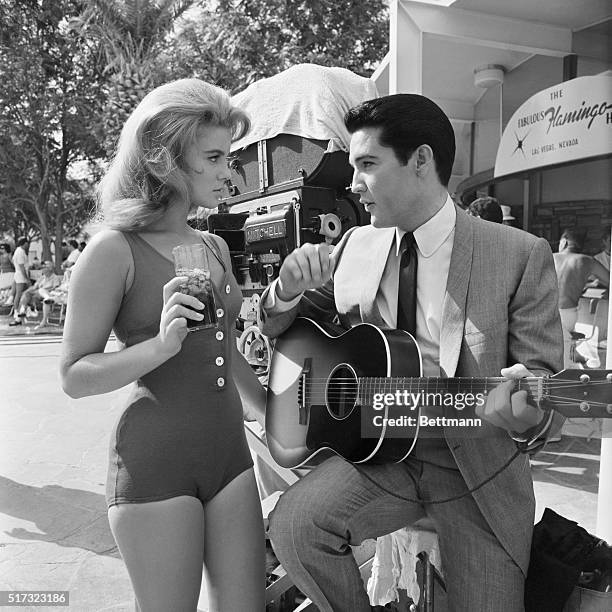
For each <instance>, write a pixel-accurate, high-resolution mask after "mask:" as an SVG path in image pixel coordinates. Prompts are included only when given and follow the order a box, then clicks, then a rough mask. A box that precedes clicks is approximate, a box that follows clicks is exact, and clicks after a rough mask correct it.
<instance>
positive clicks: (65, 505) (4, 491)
mask: <svg viewBox="0 0 612 612" xmlns="http://www.w3.org/2000/svg"><path fill="white" fill-rule="evenodd" d="M0 513H2V514H6V515H8V516H12V517H15V518H17V519H21V520H23V521H28V522H30V523H34V525H36V529H37V531H32V530H29V529H26V528H23V527H18V528H13V529H11V530H10V531H5V532H4V533H5V534H6V535H7V536H9V537H10V538H13V539H15V540H37V541H42V542H52V543H53V544H57V545H59V546H65V547H72V548H74V547H77V548H82V549H83V550H88V551H90V552H93V553H95V554H97V555H106V556H111V557H116V558H120V555H119V552H118V550H117V547H116V545H115V541H114V539H113V536H112V534H111V532H110V528H109V526H108V520H107V516H106V500H105V499H104V496H103V495H99V494H97V493H92V492H90V491H83V490H80V489H70V488H66V487H62V486H60V485H46V486H43V487H36V486H30V485H25V484H22V483H19V482H15V481H14V480H10V479H9V478H4V477H2V476H0Z"/></svg>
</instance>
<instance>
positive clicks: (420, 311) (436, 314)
mask: <svg viewBox="0 0 612 612" xmlns="http://www.w3.org/2000/svg"><path fill="white" fill-rule="evenodd" d="M456 215H457V213H456V210H455V205H454V203H453V201H452V199H451V197H450V196H447V198H446V202H445V203H444V205H443V206H442V208H441V209H440V210H439V211H438V212H437V213H436V214H435V215H434V216H433V217H432V218H431V219H429V221H427V222H425V223H424V224H423V225H421V226H420V227H418V228H417V229H416V230H415V231H414V238H415V241H416V246H417V256H418V267H417V329H416V338H417V341H418V343H419V346H420V349H421V357H422V360H423V376H439V375H440V329H441V327H442V304H443V302H444V294H445V291H446V281H447V279H448V269H449V267H450V260H451V253H452V250H453V242H454V238H455V221H456ZM404 234H405V232H404V231H403V230H400V229H396V230H395V241H394V243H393V244H392V246H391V249H390V251H389V253H388V255H387V263H386V265H385V271H384V273H383V276H382V279H381V282H380V285H379V288H378V293H377V294H376V306H377V307H378V309H379V311H380V313H381V315H382V317H383V319H384V320H385V322H386V323H387V325H388V327H389V328H391V329H394V328H396V327H397V292H398V280H399V265H400V259H401V252H400V243H401V240H402V237H403V235H404ZM276 283H277V281H274V282H273V283H272V286H271V287H270V291H269V292H268V295H267V299H266V301H265V302H264V308H265V310H266V311H267V312H268V313H270V314H273V313H274V312H277V313H278V312H283V311H286V310H290V309H291V308H293V307H294V306H295V305H296V304H297V303H298V302H299V300H300V298H301V297H302V296H301V294H300V295H299V296H297V297H296V298H294V299H293V300H291V301H289V302H285V301H283V300H281V299H280V298H279V297H278V296H277V295H276Z"/></svg>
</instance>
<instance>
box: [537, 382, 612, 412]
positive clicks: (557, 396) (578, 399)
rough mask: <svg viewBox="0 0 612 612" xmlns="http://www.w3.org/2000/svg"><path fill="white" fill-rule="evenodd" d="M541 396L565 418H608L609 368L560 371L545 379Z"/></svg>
mask: <svg viewBox="0 0 612 612" xmlns="http://www.w3.org/2000/svg"><path fill="white" fill-rule="evenodd" d="M544 397H545V398H546V400H548V402H549V403H551V404H552V405H553V406H554V408H555V410H558V411H559V412H561V413H562V414H564V415H565V416H567V417H573V418H575V417H585V418H612V370H562V371H561V372H559V373H558V374H555V375H554V376H551V377H550V378H547V379H546V380H545V382H544Z"/></svg>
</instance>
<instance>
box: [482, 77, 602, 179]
mask: <svg viewBox="0 0 612 612" xmlns="http://www.w3.org/2000/svg"><path fill="white" fill-rule="evenodd" d="M610 153H612V76H603V75H600V76H589V77H580V78H577V79H572V80H571V81H565V82H564V83H560V84H559V85H555V86H554V87H550V88H549V89H545V90H543V91H541V92H539V93H537V94H535V95H534V96H532V97H531V98H529V100H527V101H526V102H525V103H524V104H523V105H522V106H521V107H520V108H519V109H518V110H517V111H516V112H515V113H514V115H513V116H512V118H511V119H510V121H509V122H508V125H507V126H506V129H505V130H504V133H503V135H502V138H501V142H500V143H499V148H498V150H497V158H496V160H495V172H494V175H495V177H498V176H505V175H507V174H514V173H516V172H523V171H525V170H532V169H535V168H540V167H542V166H550V165H553V164H561V163H563V162H569V161H575V160H580V159H587V158H589V157H595V156H598V155H607V154H610Z"/></svg>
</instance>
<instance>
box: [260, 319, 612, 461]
mask: <svg viewBox="0 0 612 612" xmlns="http://www.w3.org/2000/svg"><path fill="white" fill-rule="evenodd" d="M503 380H505V379H504V378H502V377H487V378H433V377H429V378H424V377H422V369H421V357H420V351H419V347H418V345H417V343H416V341H415V340H414V338H413V337H412V336H411V335H410V334H409V333H407V332H405V331H402V330H382V329H379V328H378V327H376V326H374V325H370V324H367V323H364V324H361V325H357V326H355V327H353V328H352V329H350V330H348V331H346V330H344V329H338V328H336V327H333V326H330V325H326V324H319V323H316V322H314V321H312V320H310V319H307V318H300V317H298V318H297V319H296V320H295V322H294V323H293V325H292V326H291V327H290V328H289V329H288V330H287V331H285V332H284V333H283V334H282V335H280V336H279V337H278V338H277V339H276V344H275V347H274V351H273V353H272V356H271V361H270V377H269V382H268V390H267V397H266V417H265V429H266V437H267V444H268V448H269V450H270V453H271V455H272V457H273V458H274V460H275V461H276V462H277V463H278V464H279V465H281V466H283V467H285V468H296V467H301V466H307V465H314V464H316V463H319V462H320V461H321V460H322V459H324V458H326V457H328V456H330V455H331V454H333V453H336V454H338V455H341V456H343V457H344V458H346V459H349V460H350V461H353V462H355V463H365V462H399V461H402V460H404V459H405V458H406V457H407V456H408V455H409V454H410V452H411V451H412V449H413V448H414V445H415V443H416V440H417V438H418V437H419V433H420V432H421V430H422V429H423V427H427V425H428V424H431V423H432V421H431V418H434V420H435V423H436V424H439V423H440V422H441V421H440V420H439V419H441V418H443V419H446V417H440V416H437V417H430V416H427V415H425V414H424V413H423V407H424V405H425V402H423V401H419V400H424V399H426V398H427V397H433V398H434V399H435V398H438V399H440V400H442V399H444V402H445V403H446V399H445V398H446V397H449V394H450V396H452V397H453V398H455V399H456V398H457V397H459V396H458V394H461V396H460V397H461V398H462V399H463V400H467V399H471V403H472V409H471V410H464V411H460V410H458V409H457V407H456V406H455V405H453V406H450V407H448V406H447V407H445V409H444V410H443V411H442V413H443V414H446V415H448V414H454V416H456V417H461V418H460V419H457V422H459V421H461V420H463V421H469V418H468V417H469V416H470V415H473V414H474V410H473V406H474V405H476V404H478V403H484V401H485V398H486V394H487V393H488V392H489V391H490V390H491V389H493V388H494V387H496V386H497V385H499V383H500V382H502V381H503ZM516 385H517V387H516V388H517V390H518V389H525V390H527V391H528V393H530V394H531V396H532V397H533V399H534V400H535V401H541V400H542V399H545V400H546V401H547V403H548V405H550V406H552V407H553V408H554V409H555V410H558V411H560V412H561V413H563V414H564V415H565V416H567V417H598V418H601V417H603V418H611V417H612V372H611V371H607V370H563V371H562V372H559V373H558V374H555V375H554V376H551V377H529V378H522V379H520V380H517V381H516ZM434 403H435V402H434ZM398 404H402V406H401V407H402V410H399V411H398V410H397V407H398ZM442 413H440V411H439V410H438V413H437V414H438V415H439V414H442ZM395 417H397V418H395ZM398 419H400V421H399V425H400V427H397V424H398ZM446 422H447V421H442V423H443V424H446ZM448 422H449V423H450V424H451V425H453V424H455V421H448ZM459 424H460V425H461V423H459ZM467 426H468V427H467V430H469V427H470V423H468V424H467ZM474 428H475V429H477V426H475V427H474ZM474 428H473V429H474ZM364 432H365V434H366V435H364ZM398 432H399V435H398Z"/></svg>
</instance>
